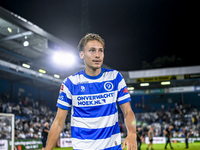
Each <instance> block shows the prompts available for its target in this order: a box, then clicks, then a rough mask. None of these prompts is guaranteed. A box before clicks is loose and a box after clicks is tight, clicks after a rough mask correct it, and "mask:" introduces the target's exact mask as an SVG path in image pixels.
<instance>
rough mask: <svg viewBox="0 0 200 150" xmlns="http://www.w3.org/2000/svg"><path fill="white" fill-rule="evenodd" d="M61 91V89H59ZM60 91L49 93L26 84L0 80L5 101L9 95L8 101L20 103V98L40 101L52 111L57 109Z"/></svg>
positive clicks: (1, 93)
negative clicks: (5, 96)
mask: <svg viewBox="0 0 200 150" xmlns="http://www.w3.org/2000/svg"><path fill="white" fill-rule="evenodd" d="M58 90H59V89H58ZM58 92H59V91H48V90H45V89H41V88H37V87H34V86H29V85H25V84H19V83H16V82H12V81H9V80H4V79H0V96H1V99H2V100H3V99H4V97H3V96H4V95H5V94H7V95H9V98H8V99H6V101H10V102H14V103H18V102H19V98H18V97H19V96H21V97H22V98H24V97H26V96H27V97H28V98H30V99H33V100H34V101H38V102H39V103H42V104H43V105H46V106H49V107H50V109H51V110H55V109H56V101H57V98H58V94H59V93H58Z"/></svg>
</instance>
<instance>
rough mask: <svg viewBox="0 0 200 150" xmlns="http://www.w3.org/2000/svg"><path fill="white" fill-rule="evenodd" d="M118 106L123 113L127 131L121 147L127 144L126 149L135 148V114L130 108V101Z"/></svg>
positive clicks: (133, 149)
mask: <svg viewBox="0 0 200 150" xmlns="http://www.w3.org/2000/svg"><path fill="white" fill-rule="evenodd" d="M120 108H121V110H122V112H123V115H124V122H125V125H126V128H127V131H128V135H127V137H126V138H125V140H124V141H123V145H122V149H124V148H125V145H127V150H136V149H137V140H136V119H135V115H134V113H133V111H132V109H131V106H130V103H129V102H127V103H124V104H121V105H120Z"/></svg>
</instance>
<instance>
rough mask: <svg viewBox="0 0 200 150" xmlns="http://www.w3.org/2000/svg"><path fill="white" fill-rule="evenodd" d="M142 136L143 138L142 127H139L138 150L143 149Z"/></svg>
mask: <svg viewBox="0 0 200 150" xmlns="http://www.w3.org/2000/svg"><path fill="white" fill-rule="evenodd" d="M142 138H143V135H142V128H141V127H138V129H137V145H138V147H137V150H141V146H142Z"/></svg>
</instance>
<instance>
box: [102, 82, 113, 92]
mask: <svg viewBox="0 0 200 150" xmlns="http://www.w3.org/2000/svg"><path fill="white" fill-rule="evenodd" d="M113 87H114V86H113V84H112V83H111V82H106V83H104V89H105V90H107V91H111V90H112V89H113Z"/></svg>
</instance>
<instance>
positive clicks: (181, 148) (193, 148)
mask: <svg viewBox="0 0 200 150" xmlns="http://www.w3.org/2000/svg"><path fill="white" fill-rule="evenodd" d="M172 146H173V148H174V150H200V143H189V148H188V149H185V143H172ZM146 147H147V144H142V146H141V150H146ZM164 147H165V144H154V145H153V149H154V150H164ZM167 149H168V150H170V146H169V145H167ZM54 150H73V148H71V147H69V148H54ZM124 150H126V148H125V149H124ZM149 150H151V148H150V147H149Z"/></svg>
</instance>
